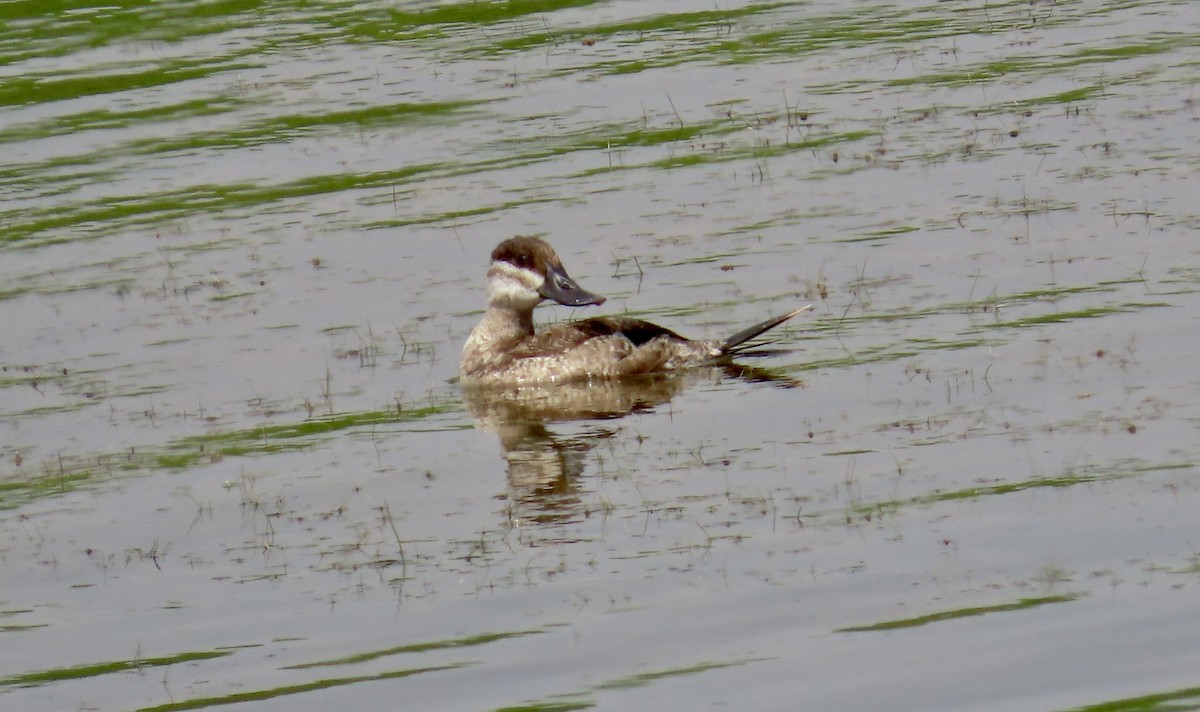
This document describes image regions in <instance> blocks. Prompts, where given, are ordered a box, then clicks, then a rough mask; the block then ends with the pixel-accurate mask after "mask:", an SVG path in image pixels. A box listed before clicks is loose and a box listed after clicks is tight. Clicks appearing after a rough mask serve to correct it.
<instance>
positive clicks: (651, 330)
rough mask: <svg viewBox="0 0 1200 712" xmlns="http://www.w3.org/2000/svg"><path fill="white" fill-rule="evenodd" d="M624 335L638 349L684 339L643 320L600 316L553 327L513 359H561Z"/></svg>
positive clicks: (522, 346) (517, 351)
mask: <svg viewBox="0 0 1200 712" xmlns="http://www.w3.org/2000/svg"><path fill="white" fill-rule="evenodd" d="M614 334H620V335H622V336H624V337H625V338H626V339H629V341H630V343H632V344H633V345H634V346H635V347H636V346H641V345H642V344H644V343H646V342H647V341H650V340H651V339H653V338H655V337H656V336H666V337H668V338H672V339H682V338H683V337H681V336H680V335H679V334H676V333H675V332H674V331H671V330H670V329H666V328H663V327H661V326H658V325H657V324H651V323H650V322H648V321H642V320H641V319H630V318H627V317H619V316H600V317H595V318H592V319H580V320H579V321H568V322H562V323H560V324H552V325H551V326H548V327H546V328H545V329H544V330H542V331H540V332H538V333H537V334H534V335H533V336H532V337H530V338H528V339H525V340H523V341H522V342H521V343H520V344H519V345H518V346H517V347H516V348H515V349H513V352H512V355H513V357H514V358H537V357H539V356H559V355H561V354H563V353H564V352H566V351H568V350H570V349H573V348H575V347H576V346H579V345H580V344H582V343H584V342H585V341H587V340H589V339H595V338H600V337H604V336H612V335H614Z"/></svg>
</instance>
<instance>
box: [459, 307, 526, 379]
mask: <svg viewBox="0 0 1200 712" xmlns="http://www.w3.org/2000/svg"><path fill="white" fill-rule="evenodd" d="M530 336H533V310H532V309H513V308H511V307H507V306H500V305H496V304H492V305H489V306H488V310H487V311H486V312H484V314H483V319H482V320H480V322H479V323H478V324H476V325H475V329H474V330H472V331H471V335H470V336H469V337H468V338H467V343H466V344H465V345H464V346H463V353H462V362H461V365H460V370H461V371H462V374H463V375H464V376H469V375H471V374H473V373H477V372H479V371H484V370H488V369H489V368H492V367H494V366H495V365H496V364H498V363H500V362H502V361H504V360H506V359H507V358H508V356H509V352H510V351H511V350H512V348H513V347H514V346H516V345H517V344H519V343H520V342H521V341H523V340H524V339H527V338H529V337H530Z"/></svg>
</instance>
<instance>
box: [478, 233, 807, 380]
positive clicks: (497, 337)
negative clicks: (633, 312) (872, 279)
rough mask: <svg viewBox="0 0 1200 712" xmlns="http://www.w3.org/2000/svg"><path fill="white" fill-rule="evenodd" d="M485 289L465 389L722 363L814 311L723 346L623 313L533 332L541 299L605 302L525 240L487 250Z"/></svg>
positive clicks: (550, 253) (544, 247)
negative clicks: (759, 338) (764, 335)
mask: <svg viewBox="0 0 1200 712" xmlns="http://www.w3.org/2000/svg"><path fill="white" fill-rule="evenodd" d="M487 290H488V308H487V311H486V312H485V313H484V315H483V320H482V321H480V322H479V324H478V325H477V326H476V327H475V329H474V330H473V331H472V332H471V336H470V337H469V338H468V339H467V343H466V345H465V346H463V353H462V361H461V363H460V364H459V373H460V374H461V376H462V382H463V383H464V384H472V385H499V386H514V385H522V384H550V383H561V382H564V381H573V380H582V379H589V378H619V377H622V376H634V375H640V374H648V373H660V372H663V371H672V370H677V369H683V368H690V367H694V366H702V365H710V364H719V363H722V362H723V361H726V360H728V359H730V358H732V357H733V356H735V355H737V354H738V353H740V352H743V351H745V349H746V346H745V345H746V342H748V341H750V340H751V339H753V338H754V337H756V336H759V335H760V334H762V333H763V332H766V331H768V330H770V329H773V328H775V327H776V326H779V325H780V324H782V323H783V322H785V321H787V320H788V319H791V318H792V317H794V316H796V315H797V314H799V313H800V312H803V311H806V310H808V309H810V308H811V307H808V306H806V307H801V308H799V309H796V310H795V311H791V312H788V313H787V314H784V315H783V316H779V317H775V318H774V319H768V320H767V321H764V322H762V323H761V324H755V325H754V326H751V327H750V328H748V329H745V330H743V331H739V332H738V333H736V334H734V335H733V336H731V337H729V338H728V339H725V340H724V341H692V340H691V339H687V338H684V337H682V336H680V335H679V334H676V333H675V332H673V331H671V330H670V329H666V328H664V327H661V326H658V325H657V324H651V323H650V322H648V321H642V320H641V319H631V318H628V317H621V316H606V317H594V318H591V319H581V320H579V321H570V322H563V323H559V324H553V325H551V326H548V327H546V328H545V329H542V331H541V332H535V331H534V328H533V309H534V307H536V306H537V305H538V304H540V303H541V302H542V301H543V300H546V299H553V300H554V301H556V302H558V303H559V304H562V305H564V306H569V307H581V306H585V305H588V304H597V305H598V304H603V303H604V297H602V296H600V295H598V294H592V293H591V292H589V291H587V290H585V289H583V288H582V287H580V286H579V285H578V284H576V282H575V280H573V279H571V277H570V276H568V275H567V271H566V270H565V269H563V265H562V262H561V261H559V259H558V255H556V254H554V250H553V248H551V247H550V245H548V244H547V243H546V242H545V241H544V240H541V239H540V238H537V237H524V236H517V237H514V238H512V239H509V240H505V241H504V242H501V243H500V244H499V245H497V246H496V249H495V250H493V251H492V265H491V267H490V268H489V269H488V273H487ZM739 347H741V348H739Z"/></svg>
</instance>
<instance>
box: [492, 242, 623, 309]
mask: <svg viewBox="0 0 1200 712" xmlns="http://www.w3.org/2000/svg"><path fill="white" fill-rule="evenodd" d="M543 299H553V300H554V301H556V302H558V303H559V304H562V305H564V306H568V307H582V306H586V305H588V304H603V303H604V297H602V296H600V295H599V294H592V293H591V292H589V291H587V290H586V289H584V288H583V287H580V286H579V285H578V284H577V283H576V282H575V280H573V279H571V277H570V275H568V274H567V270H566V269H565V268H563V265H562V261H560V260H559V259H558V255H556V254H554V248H552V247H550V245H549V244H548V243H547V242H546V241H545V240H543V239H541V238H538V237H531V236H526V235H518V236H516V237H513V238H509V239H507V240H505V241H504V242H501V243H500V244H499V245H497V246H496V249H494V250H492V266H491V267H490V268H489V269H488V302H489V303H490V304H493V305H504V306H508V307H511V308H515V309H533V308H534V307H535V306H537V305H538V304H539V303H540V302H541V301H542V300H543Z"/></svg>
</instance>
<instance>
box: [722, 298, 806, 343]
mask: <svg viewBox="0 0 1200 712" xmlns="http://www.w3.org/2000/svg"><path fill="white" fill-rule="evenodd" d="M810 309H812V305H811V304H807V305H805V306H802V307H800V308H799V309H795V310H793V311H790V312H788V313H787V314H784V315H783V316H777V317H775V318H773V319H767V320H766V321H764V322H760V323H758V324H755V325H754V326H750V327H747V328H745V329H742V330H741V331H739V332H738V333H736V334H734V335H733V336H730V337H729V338H728V339H725V340H724V341H723V342H721V354H722V355H734V354H737V353H739V352H741V351H745V349H747V348H753V346H754V345H753V344H750V345H748V344H747V343H746V342H748V341H750V340H751V339H753V338H754V337H756V336H761V335H762V334H765V333H766V332H768V331H770V330H771V329H774V328H775V327H777V326H779V325H780V324H782V323H783V322H785V321H787V320H788V319H791V318H792V317H794V316H796V315H797V314H801V313H803V312H806V311H809V310H810Z"/></svg>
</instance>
